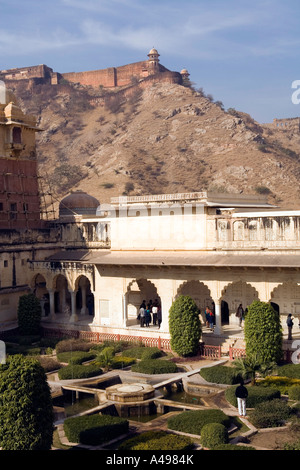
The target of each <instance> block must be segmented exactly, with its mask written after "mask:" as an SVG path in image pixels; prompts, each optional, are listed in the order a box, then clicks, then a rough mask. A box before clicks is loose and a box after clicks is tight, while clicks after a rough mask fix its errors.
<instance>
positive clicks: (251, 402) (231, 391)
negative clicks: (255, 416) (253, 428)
mask: <svg viewBox="0 0 300 470" xmlns="http://www.w3.org/2000/svg"><path fill="white" fill-rule="evenodd" d="M235 389H236V387H229V388H227V389H226V391H225V398H226V400H227V401H229V403H231V405H233V406H235V407H237V399H236V396H235ZM247 389H248V397H247V400H246V403H247V408H254V407H255V406H256V405H258V404H259V403H262V402H265V401H270V400H274V399H276V398H280V396H281V394H280V391H279V390H277V389H275V388H273V387H260V386H259V385H256V386H252V387H251V386H250V387H247Z"/></svg>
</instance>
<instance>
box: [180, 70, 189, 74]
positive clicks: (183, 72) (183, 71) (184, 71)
mask: <svg viewBox="0 0 300 470" xmlns="http://www.w3.org/2000/svg"><path fill="white" fill-rule="evenodd" d="M180 73H182V74H186V73H189V72H188V71H187V69H182V70H181V72H180Z"/></svg>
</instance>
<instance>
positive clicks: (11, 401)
mask: <svg viewBox="0 0 300 470" xmlns="http://www.w3.org/2000/svg"><path fill="white" fill-rule="evenodd" d="M53 423H54V414H53V406H52V399H51V390H50V387H49V384H48V382H47V378H46V374H45V371H44V369H43V368H42V367H41V365H40V364H39V362H38V361H37V360H35V359H29V358H25V357H23V356H21V355H17V356H11V357H8V358H7V361H6V363H5V364H2V365H0V447H1V448H2V450H50V449H51V445H52V438H53V430H54V427H53Z"/></svg>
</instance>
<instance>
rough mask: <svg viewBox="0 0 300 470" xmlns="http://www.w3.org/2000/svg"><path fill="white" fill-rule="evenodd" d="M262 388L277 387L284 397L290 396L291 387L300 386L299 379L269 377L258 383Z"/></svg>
mask: <svg viewBox="0 0 300 470" xmlns="http://www.w3.org/2000/svg"><path fill="white" fill-rule="evenodd" d="M258 385H259V386H260V387H275V388H277V390H280V393H281V394H282V395H288V393H289V390H290V388H291V387H293V386H295V385H298V386H300V380H299V379H293V378H292V377H277V376H269V377H265V378H264V379H260V380H259V381H258Z"/></svg>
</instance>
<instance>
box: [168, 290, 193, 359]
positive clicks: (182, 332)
mask: <svg viewBox="0 0 300 470" xmlns="http://www.w3.org/2000/svg"><path fill="white" fill-rule="evenodd" d="M169 328H170V335H171V341H170V342H171V348H172V350H173V351H175V352H176V353H177V354H179V355H180V356H193V355H196V353H197V351H198V349H199V340H200V337H201V323H200V319H199V309H198V307H197V305H196V303H195V301H194V300H193V299H192V298H191V297H190V296H188V295H186V296H184V295H180V296H179V297H178V299H176V300H175V301H174V302H173V304H172V306H171V308H170V312H169Z"/></svg>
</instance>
